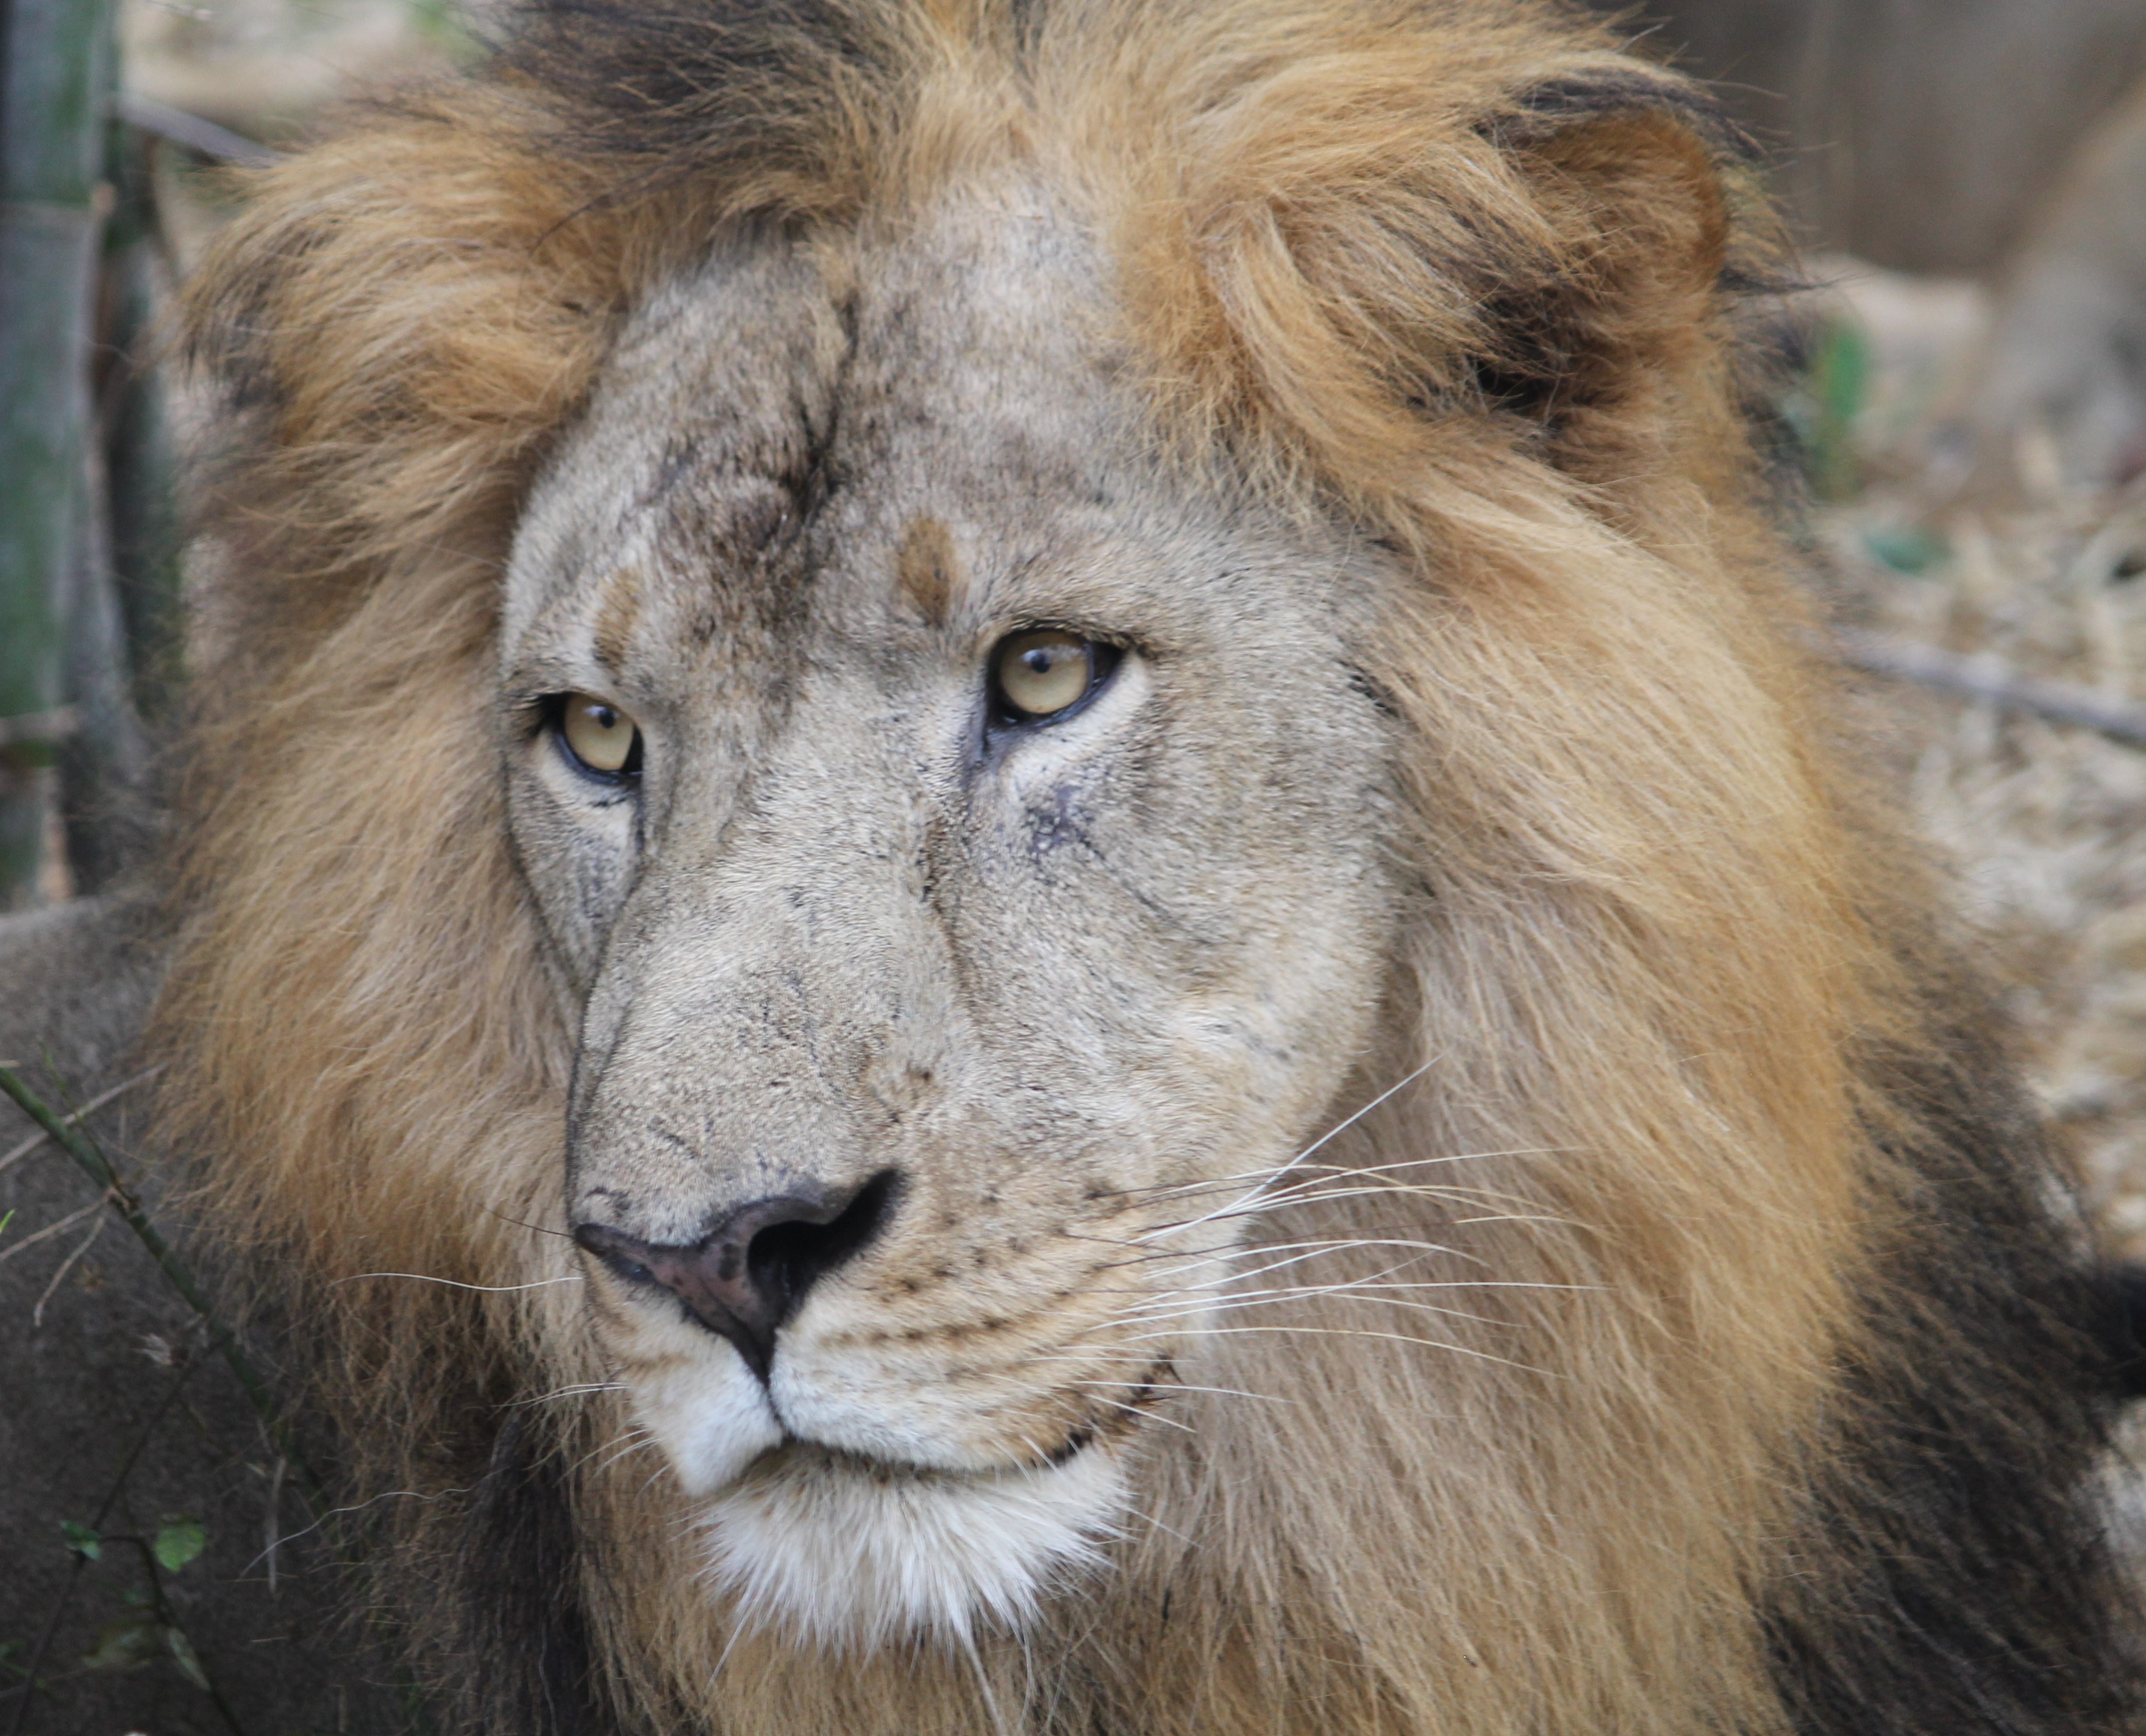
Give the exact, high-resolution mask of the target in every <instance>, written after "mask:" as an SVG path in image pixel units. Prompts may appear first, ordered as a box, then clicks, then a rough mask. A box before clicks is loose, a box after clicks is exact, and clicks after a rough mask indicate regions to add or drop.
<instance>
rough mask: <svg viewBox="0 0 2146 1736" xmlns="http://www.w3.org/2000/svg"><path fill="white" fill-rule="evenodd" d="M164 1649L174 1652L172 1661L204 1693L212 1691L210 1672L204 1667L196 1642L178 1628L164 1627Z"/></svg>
mask: <svg viewBox="0 0 2146 1736" xmlns="http://www.w3.org/2000/svg"><path fill="white" fill-rule="evenodd" d="M164 1649H165V1650H166V1651H167V1652H169V1653H170V1654H172V1663H174V1664H177V1665H178V1667H179V1674H181V1675H182V1676H184V1677H185V1678H186V1679H187V1680H188V1681H189V1682H191V1683H192V1684H194V1686H195V1687H197V1688H198V1689H201V1691H202V1693H203V1694H207V1693H208V1692H209V1691H210V1689H209V1685H208V1672H207V1670H205V1669H202V1661H201V1655H200V1654H199V1653H197V1652H196V1651H195V1650H194V1643H193V1641H192V1640H191V1639H187V1636H186V1635H185V1634H182V1633H181V1632H180V1631H179V1630H178V1629H177V1628H167V1629H164Z"/></svg>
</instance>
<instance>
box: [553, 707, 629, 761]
mask: <svg viewBox="0 0 2146 1736" xmlns="http://www.w3.org/2000/svg"><path fill="white" fill-rule="evenodd" d="M556 728H557V730H558V733H559V739H560V740H561V741H563V742H565V743H566V751H567V752H568V753H570V754H571V755H572V756H574V758H575V759H576V760H577V761H580V762H581V765H582V766H585V767H586V768H587V769H588V770H589V771H593V772H596V774H597V775H598V776H602V777H626V776H631V774H633V773H634V772H636V771H640V770H641V731H640V729H639V727H638V726H636V724H635V722H634V721H633V720H632V719H631V717H629V716H626V713H625V712H623V711H620V710H619V708H618V707H617V706H614V705H611V703H609V702H608V701H605V700H601V699H598V698H596V696H594V695H593V694H588V693H569V694H566V695H565V696H562V697H561V699H560V701H559V713H558V722H557V725H556Z"/></svg>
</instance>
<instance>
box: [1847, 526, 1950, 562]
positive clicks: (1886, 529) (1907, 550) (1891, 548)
mask: <svg viewBox="0 0 2146 1736" xmlns="http://www.w3.org/2000/svg"><path fill="white" fill-rule="evenodd" d="M1863 546H1864V548H1865V549H1867V550H1868V551H1869V553H1870V556H1871V557H1872V558H1873V559H1874V560H1877V561H1883V562H1884V564H1885V565H1886V566H1889V567H1891V568H1892V569H1893V571H1894V572H1904V573H1909V574H1914V573H1922V572H1928V571H1929V570H1930V569H1931V568H1932V567H1934V566H1939V565H1941V564H1942V563H1943V562H1944V561H1947V560H1949V559H1950V558H1951V556H1952V550H1951V549H1950V548H1949V546H1947V545H1946V542H1945V540H1944V537H1942V536H1939V535H1938V534H1937V532H1936V531H1932V530H1929V529H1928V528H1927V527H1925V526H1922V525H1886V526H1878V527H1876V528H1874V529H1872V530H1869V531H1864V533H1863Z"/></svg>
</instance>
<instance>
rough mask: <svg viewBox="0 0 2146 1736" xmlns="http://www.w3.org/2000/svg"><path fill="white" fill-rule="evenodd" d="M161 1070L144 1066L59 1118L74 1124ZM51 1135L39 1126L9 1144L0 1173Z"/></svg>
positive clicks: (159, 1067)
mask: <svg viewBox="0 0 2146 1736" xmlns="http://www.w3.org/2000/svg"><path fill="white" fill-rule="evenodd" d="M162 1071H163V1068H162V1066H155V1067H145V1068H143V1069H142V1071H140V1072H139V1073H137V1074H136V1075H134V1076H133V1077H132V1079H122V1080H120V1081H119V1083H118V1084H117V1085H114V1086H112V1089H111V1090H108V1091H100V1092H98V1093H97V1095H96V1096H94V1097H92V1098H91V1099H90V1100H89V1101H88V1102H87V1103H85V1104H84V1105H82V1107H81V1108H80V1109H78V1110H75V1111H74V1112H73V1113H72V1115H65V1116H62V1118H61V1119H62V1120H64V1121H65V1122H66V1123H67V1125H68V1126H70V1127H73V1126H76V1125H78V1124H79V1123H80V1122H81V1120H82V1117H83V1116H85V1115H95V1114H96V1113H97V1110H101V1109H102V1108H103V1107H104V1105H106V1104H107V1103H110V1102H112V1101H113V1100H116V1099H117V1098H121V1097H123V1096H125V1095H127V1093H128V1092H129V1091H131V1090H133V1089H134V1087H135V1086H137V1085H147V1083H148V1082H149V1081H150V1080H152V1079H154V1078H155V1077H156V1076H157V1075H158V1074H159V1073H161V1072H162ZM51 1137H52V1135H50V1134H48V1133H47V1132H46V1131H45V1130H44V1129H43V1128H42V1127H40V1128H39V1129H38V1130H37V1131H36V1132H35V1133H33V1134H32V1135H30V1136H29V1138H27V1140H23V1141H22V1143H21V1144H20V1145H12V1146H10V1147H9V1148H8V1150H7V1155H5V1156H3V1157H0V1175H6V1174H7V1171H8V1170H12V1169H13V1168H14V1167H15V1165H17V1164H18V1163H20V1162H22V1160H23V1159H24V1158H26V1157H27V1156H28V1155H30V1154H31V1153H32V1151H35V1150H37V1147H38V1146H40V1145H43V1144H44V1143H45V1141H46V1140H49V1139H50V1138H51Z"/></svg>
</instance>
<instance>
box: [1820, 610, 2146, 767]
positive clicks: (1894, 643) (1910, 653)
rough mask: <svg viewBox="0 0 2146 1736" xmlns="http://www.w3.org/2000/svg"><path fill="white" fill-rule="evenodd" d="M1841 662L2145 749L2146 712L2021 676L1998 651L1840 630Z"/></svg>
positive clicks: (2087, 691)
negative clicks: (1968, 652) (1972, 652)
mask: <svg viewBox="0 0 2146 1736" xmlns="http://www.w3.org/2000/svg"><path fill="white" fill-rule="evenodd" d="M1834 644H1835V646H1837V648H1838V650H1839V655H1840V660H1841V661H1843V662H1844V663H1846V664H1847V665H1848V666H1849V667H1850V668H1852V669H1860V670H1862V671H1864V672H1865V673H1867V674H1870V675H1882V676H1889V677H1890V678H1891V679H1893V680H1894V681H1913V682H1914V683H1915V685H1916V686H1920V687H1929V688H1931V689H1933V690H1934V691H1937V692H1939V693H1950V694H1954V695H1956V696H1959V697H1960V698H1962V699H1979V700H1982V701H1985V702H1987V703H1988V704H1990V705H1994V706H2002V707H2004V709H2005V710H2006V711H2025V712H2029V713H2030V714H2031V715H2033V716H2036V717H2043V718H2046V719H2048V720H2049V721H2050V722H2051V723H2061V724H2069V725H2071V726H2074V727H2075V728H2079V729H2087V730H2094V731H2099V733H2100V734H2102V735H2104V736H2108V737H2109V740H2110V741H2121V742H2122V743H2123V744H2124V746H2126V747H2146V706H2132V705H2126V704H2124V702H2123V701H2120V700H2112V699H2109V698H2106V697H2104V696H2103V695H2101V694H2099V693H2096V692H2095V691H2094V690H2093V689H2092V688H2089V687H2079V686H2074V685H2073V684H2072V683H2071V682H2069V681H2044V679H2042V677H2040V676H2031V675H2022V674H2020V673H2019V671H2017V670H2016V669H2014V668H2013V667H2012V666H2010V665H2009V663H2007V662H2005V661H2004V659H2003V658H2002V657H1999V656H1997V654H1996V653H1995V652H1994V651H1983V652H1980V653H1979V654H1978V655H1976V656H1964V655H1962V654H1961V653H1960V652H1959V651H1940V650H1939V648H1938V647H1937V646H1934V645H1921V644H1918V643H1917V642H1915V641H1913V640H1909V639H1895V638H1893V637H1891V636H1889V635H1886V634H1883V633H1865V632H1860V631H1855V630H1853V629H1849V628H1842V629H1840V630H1839V631H1836V632H1835V633H1834Z"/></svg>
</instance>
